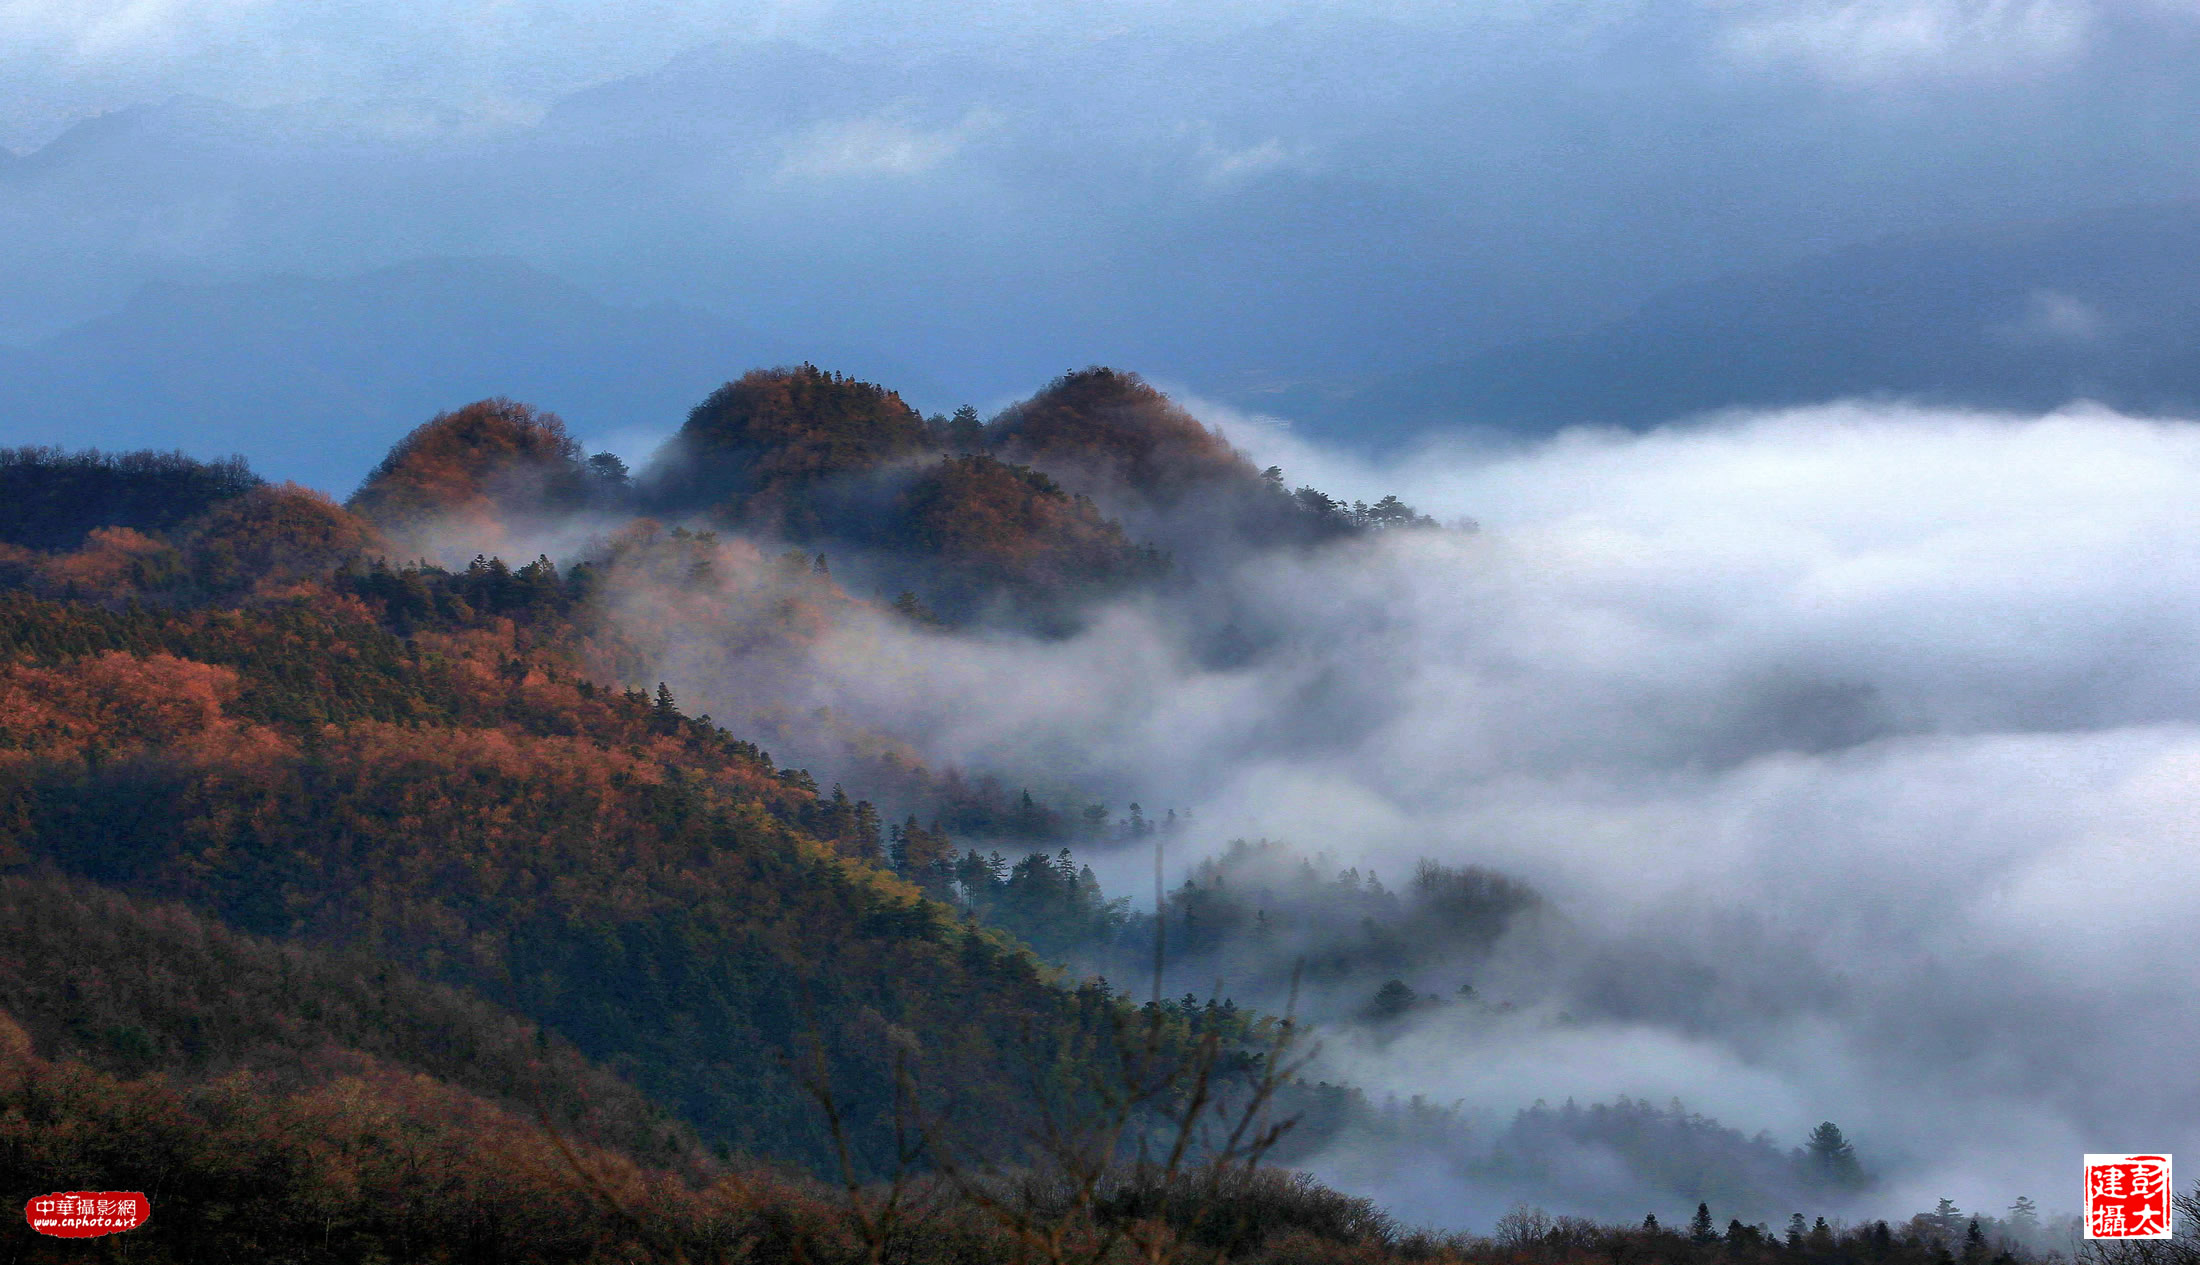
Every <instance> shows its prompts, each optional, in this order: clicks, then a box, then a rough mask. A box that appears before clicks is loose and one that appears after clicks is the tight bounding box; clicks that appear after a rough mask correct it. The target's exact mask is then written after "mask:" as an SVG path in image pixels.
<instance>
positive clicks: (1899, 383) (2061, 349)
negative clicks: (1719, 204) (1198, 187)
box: [1317, 203, 2200, 442]
mask: <svg viewBox="0 0 2200 1265" xmlns="http://www.w3.org/2000/svg"><path fill="white" fill-rule="evenodd" d="M2195 258H2200V205H2195V204H2190V203H2180V204H2171V205H2164V206H2156V207H2146V208H2137V209H2128V210H2121V211H2115V212H2108V213H2100V214H2094V215H2086V216H2080V217H2074V218H2068V219H2060V220H2054V221H2049V222H2044V223H2017V224H2008V225H2002V226H1998V227H1992V228H1986V229H1980V230H1977V231H1971V232H1965V233H1961V234H1941V235H1932V236H1918V237H1904V238H1891V239H1887V240H1883V241H1880V242H1876V243H1872V244H1869V245H1863V246H1856V247H1852V248H1849V249H1846V250H1841V251H1836V252H1833V253H1830V254H1825V255H1820V256H1818V257H1816V258H1813V259H1811V260H1809V261H1807V262H1805V263H1802V264H1799V265H1796V266H1793V267H1788V268H1782V269H1777V270H1771V271H1764V272H1749V273H1743V274H1738V275H1735V276H1731V277H1728V278H1726V279H1724V280H1721V281H1718V282H1714V283H1709V284H1703V285H1691V286H1685V287H1681V288H1677V289H1672V290H1668V291H1666V292H1664V293H1663V294H1661V295H1659V296H1658V297H1657V298H1655V299H1653V300H1651V301H1650V302H1648V303H1646V304H1645V305H1643V306H1642V307H1641V308H1640V309H1639V310H1637V311H1635V312H1634V313H1632V314H1631V315H1629V316H1626V317H1624V318H1622V319H1619V320H1616V321H1613V322H1610V323H1608V324H1604V325H1601V326H1598V327H1596V328H1593V329H1590V330H1587V331H1585V332H1583V333H1579V334H1575V335H1570V336H1567V337H1562V338H1543V339H1535V340H1530V341H1525V342H1515V343H1512V344H1509V345H1506V346H1502V347H1498V348H1495V349H1493V350H1489V351H1484V352H1480V353H1478V354H1475V355H1472V356H1469V357H1466V358H1464V359H1461V360H1457V361H1452V362H1449V363H1445V364H1439V365H1435V366H1431V367H1428V368H1424V369H1420V370H1417V371H1414V372H1411V373H1405V374H1400V375H1396V376H1391V377H1387V378H1382V379H1379V380H1376V381H1374V382H1372V383H1370V384H1369V385H1368V386H1366V387H1365V388H1364V389H1362V390H1360V391H1357V392H1355V393H1353V394H1352V395H1351V396H1349V397H1348V398H1346V399H1343V400H1338V401H1333V402H1330V403H1328V404H1327V405H1326V406H1317V407H1325V408H1326V410H1327V413H1328V414H1329V416H1330V423H1329V424H1330V425H1332V426H1334V427H1338V428H1347V427H1348V428H1350V430H1351V431H1352V433H1354V434H1358V435H1364V436H1367V437H1369V438H1378V439H1383V440H1388V441H1393V442H1395V441H1400V440H1405V439H1408V438H1410V437H1411V436H1413V435H1415V434H1417V433H1419V432H1420V431H1421V430H1423V429H1425V428H1426V427H1429V426H1432V425H1440V424H1455V425H1468V426H1480V427H1490V428H1494V429H1498V430H1505V431H1517V432H1522V433H1528V434H1539V433H1544V432H1548V431H1550V430H1553V429H1556V428H1558V427H1562V426H1568V425H1573V424H1577V423H1584V422H1588V423H1601V424H1610V425H1619V426H1629V427H1643V426H1650V425H1655V424H1656V423H1658V422H1662V421H1666V420H1670V419H1673V418H1678V417H1685V416H1688V415H1691V414H1696V413H1703V412H1708V411H1711V410H1716V409H1724V408H1776V407H1780V406H1784V405H1795V404H1807V403H1814V402H1818V401H1823V400H1829V399H1837V398H1843V397H1852V396H1901V397H1906V398H1914V399H1917V400H1920V401H1925V402H1929V403H1938V404H1949V405H1959V406H1974V407H1981V408H1995V409H2015V410H2028V411H2040V410H2046V409H2052V408H2056V407H2058V406H2060V405H2063V404H2067V403H2070V402H2071V401H2073V400H2095V401H2099V402H2101V403H2104V404H2108V405H2110V406H2113V407H2116V408H2122V409H2131V410H2137V411H2141V412H2167V413H2180V412H2190V411H2191V410H2193V409H2195V408H2200V334H2196V332H2195V331H2200V289H2196V288H2195V287H2194V286H2193V284H2192V266H2193V260H2194V259H2195Z"/></svg>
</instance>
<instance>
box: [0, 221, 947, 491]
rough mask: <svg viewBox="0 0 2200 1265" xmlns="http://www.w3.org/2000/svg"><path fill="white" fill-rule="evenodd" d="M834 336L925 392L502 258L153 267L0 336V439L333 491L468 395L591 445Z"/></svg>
mask: <svg viewBox="0 0 2200 1265" xmlns="http://www.w3.org/2000/svg"><path fill="white" fill-rule="evenodd" d="M832 355H837V356H839V357H840V359H839V360H838V361H837V363H842V364H848V365H852V366H856V367H860V368H861V369H862V370H864V371H865V372H872V373H878V374H880V375H882V376H886V375H891V376H892V377H893V379H894V380H895V381H897V382H902V383H910V384H912V385H911V390H912V393H913V394H916V395H917V396H918V398H920V399H922V398H925V396H924V393H923V383H924V378H923V375H921V374H917V373H913V372H911V371H909V370H906V369H903V368H900V367H898V366H895V365H892V364H881V362H880V358H879V357H876V356H866V355H864V354H863V353H861V352H860V351H855V352H850V351H845V350H842V351H839V352H836V351H835V350H834V349H831V348H826V349H818V348H812V347H794V346H791V345H787V344H786V343H785V342H784V341H781V340H775V339H774V338H773V337H772V336H770V335H768V334H764V333H760V332H758V331H755V330H752V329H748V328H746V327H744V326H742V325H740V324H739V323H736V322H733V321H728V320H725V319H723V318H720V317H716V316H713V315H710V314H708V313H704V312H700V311H696V310H694V309H690V308H683V307H677V306H672V305H665V304H661V305H654V306H650V307H642V308H631V307H620V306H616V305H613V304H609V303H606V302H604V301H602V300H600V299H598V298H596V297H595V296H593V295H591V294H589V293H588V292H586V291H585V290H582V289H581V288H579V287H577V286H574V285H571V284H568V283H567V282H564V281H562V280H559V279H558V278H555V277H552V276H550V275H548V274H546V273H543V272H540V271H537V270H535V269H533V268H530V267H527V266H526V265H524V264H520V263H517V262H513V261H509V260H454V259H435V260H423V261H419V262H415V263H408V264H403V265H399V266H396V267H391V268H383V269H379V270H376V271H373V272H369V273H366V274H363V275H360V276H355V277H349V278H344V279H340V280H311V279H305V278H298V277H275V278H269V279H265V280H259V281H253V282H248V283H236V284H224V285H205V286H179V285H154V286H148V287H146V288H145V289H143V290H141V291H140V292H139V293H138V294H137V295H136V297H134V298H133V299H132V300H131V301H130V302H129V303H128V304H127V305H126V306H124V307H123V308H122V309H121V310H120V311H117V312H114V313H112V314H110V315H107V316H103V317H100V318H98V319H96V320H93V321H89V322H86V323H85V324H83V325H80V326H77V327H76V328H74V329H71V330H69V331H67V332H65V333H63V334H61V335H58V336H56V337H54V338H51V339H47V340H45V341H43V342H40V343H37V344H34V345H32V346H30V347H26V348H7V349H0V443H7V444H62V445H70V446H73V445H78V444H95V445H98V446H100V447H103V448H109V449H124V448H141V447H153V448H162V449H166V448H181V449H184V450H186V451H189V452H192V453H195V454H199V455H219V454H226V453H230V452H242V453H245V454H247V455H249V456H250V457H251V458H252V461H253V463H254V465H255V466H256V467H258V468H259V469H261V470H263V471H265V472H267V473H268V474H270V475H271V476H273V477H276V478H292V479H297V480H299V481H302V482H305V483H308V484H312V485H315V486H319V487H322V488H325V489H327V490H329V491H332V492H334V493H336V494H337V495H339V496H341V495H343V494H345V493H347V492H349V491H350V490H351V488H352V486H353V484H354V483H356V481H357V479H358V478H359V474H360V472H361V471H362V470H365V469H367V468H368V467H370V466H372V465H373V464H374V461H375V460H376V459H377V458H378V457H379V456H380V455H381V453H382V452H383V451H384V450H385V449H387V448H388V447H389V445H390V443H391V442H392V441H393V440H394V439H396V438H397V437H398V436H399V435H402V434H404V433H405V432H406V431H408V430H410V429H411V428H412V427H414V426H416V425H418V424H419V423H421V422H423V421H426V420H427V419H428V418H429V417H431V416H433V415H434V414H435V413H437V412H439V411H443V410H448V409H453V408H457V407H459V406H460V405H463V404H466V403H468V402H471V401H474V400H478V399H482V398H485V397H488V396H496V395H508V396H514V397H519V398H524V399H528V400H532V401H535V402H538V403H540V404H542V405H543V406H544V407H547V408H552V409H555V410H557V411H558V412H559V413H560V414H561V415H563V416H564V417H565V418H566V419H567V420H568V421H569V422H570V423H571V425H572V428H573V430H574V432H575V433H576V434H577V435H579V436H581V437H582V438H584V439H587V440H589V441H591V442H595V443H598V444H603V443H605V442H607V441H610V442H616V441H617V438H618V437H619V436H621V435H625V436H639V435H648V434H654V435H663V434H669V433H670V432H671V431H672V430H674V429H675V428H677V427H678V426H679V424H680V422H681V420H682V419H683V418H685V417H686V415H687V410H688V408H689V407H690V406H692V405H693V404H694V403H695V401H697V400H699V399H701V398H703V397H704V396H705V395H708V394H709V393H710V391H711V389H712V388H713V387H716V386H717V385H719V384H720V383H722V382H724V381H725V380H726V379H727V378H728V377H731V376H734V375H736V374H738V373H739V372H740V371H741V370H743V369H746V368H748V367H750V366H753V365H756V364H775V363H779V362H782V361H789V360H792V361H800V360H803V359H806V358H811V357H818V356H832ZM927 402H928V403H929V402H930V401H929V400H928V401H927ZM947 406H948V407H951V406H952V405H951V404H949V405H947Z"/></svg>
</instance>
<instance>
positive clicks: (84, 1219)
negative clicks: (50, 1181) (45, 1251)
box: [23, 1190, 153, 1239]
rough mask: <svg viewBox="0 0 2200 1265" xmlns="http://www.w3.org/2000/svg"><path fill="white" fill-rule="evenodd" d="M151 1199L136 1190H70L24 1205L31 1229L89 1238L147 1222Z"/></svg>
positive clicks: (58, 1237) (150, 1209)
mask: <svg viewBox="0 0 2200 1265" xmlns="http://www.w3.org/2000/svg"><path fill="white" fill-rule="evenodd" d="M152 1215H153V1204H152V1201H151V1200H149V1199H147V1198H146V1197H145V1196H144V1195H143V1194H141V1193H140V1192H138V1191H134V1190H67V1191H57V1192H56V1193H54V1194H51V1195H40V1196H38V1197H37V1198H35V1199H33V1200H31V1201H30V1202H29V1203H27V1204H24V1205H23V1217H24V1219H25V1220H27V1221H29V1222H30V1223H31V1229H33V1230H36V1231H38V1232H39V1233H40V1234H50V1235H52V1236H54V1237H55V1238H57V1239H90V1238H97V1237H98V1236H100V1235H102V1234H120V1233H122V1232H123V1231H124V1230H135V1229H137V1228H138V1227H139V1226H141V1225H144V1224H145V1221H146V1218H148V1217H150V1216H152Z"/></svg>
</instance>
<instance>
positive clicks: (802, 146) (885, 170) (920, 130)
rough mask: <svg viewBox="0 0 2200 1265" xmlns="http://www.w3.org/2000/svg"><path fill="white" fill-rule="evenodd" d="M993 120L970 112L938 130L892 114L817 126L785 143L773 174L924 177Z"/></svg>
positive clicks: (985, 113) (790, 177)
mask: <svg viewBox="0 0 2200 1265" xmlns="http://www.w3.org/2000/svg"><path fill="white" fill-rule="evenodd" d="M997 121H998V120H997V119H996V117H995V116H994V115H993V114H992V113H991V112H990V111H986V110H971V111H970V112H968V113H966V114H964V115H963V116H962V118H961V119H960V120H958V121H957V122H955V123H954V124H952V125H950V126H947V127H937V128H926V127H922V126H918V125H916V124H913V123H910V122H908V121H906V120H904V119H900V118H896V117H893V116H891V115H879V116H871V117H867V118H855V119H836V120H832V121H829V122H825V123H820V124H817V125H815V126H813V127H810V128H807V129H805V130H804V131H802V132H800V133H798V134H797V135H796V136H794V137H793V138H791V139H790V140H788V141H787V143H786V156H785V158H783V159H782V160H781V162H780V165H779V169H778V176H779V178H780V179H783V180H804V179H807V180H832V179H842V178H851V177H853V178H862V177H907V176H921V175H926V174H929V173H930V172H932V171H934V170H936V169H938V168H939V167H941V166H942V165H944V164H946V163H948V162H950V161H952V160H953V159H954V158H955V156H956V155H957V154H959V153H961V152H962V151H963V149H964V147H965V146H967V145H968V144H970V142H971V141H972V140H974V139H975V138H977V137H979V136H982V135H984V134H985V133H986V132H987V131H988V130H990V129H991V128H992V127H993V126H994V125H995V124H996V122H997Z"/></svg>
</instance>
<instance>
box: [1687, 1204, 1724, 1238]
mask: <svg viewBox="0 0 2200 1265" xmlns="http://www.w3.org/2000/svg"><path fill="white" fill-rule="evenodd" d="M1688 1237H1689V1238H1690V1239H1691V1240H1692V1241H1694V1242H1697V1243H1716V1242H1718V1241H1719V1232H1718V1230H1717V1229H1715V1228H1713V1226H1712V1224H1711V1205H1710V1204H1707V1203H1699V1204H1697V1205H1696V1215H1695V1216H1694V1217H1693V1218H1691V1219H1690V1220H1689V1222H1688Z"/></svg>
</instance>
